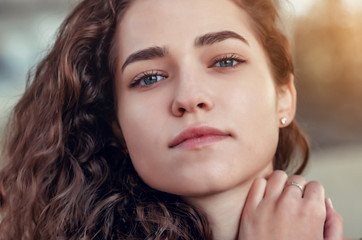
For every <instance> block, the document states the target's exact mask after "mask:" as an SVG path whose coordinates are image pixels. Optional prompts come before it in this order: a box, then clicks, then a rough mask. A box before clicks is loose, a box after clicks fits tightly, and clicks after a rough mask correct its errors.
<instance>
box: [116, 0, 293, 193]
mask: <svg viewBox="0 0 362 240" xmlns="http://www.w3.org/2000/svg"><path fill="white" fill-rule="evenodd" d="M116 34H117V35H116V45H117V55H118V60H117V63H116V66H117V73H116V94H117V103H118V106H117V116H118V120H119V123H120V126H121V129H122V132H123V135H124V138H125V141H126V144H127V147H128V151H129V153H130V156H131V159H132V163H133V165H134V167H135V169H136V171H137V172H138V174H139V176H140V177H141V178H142V179H143V180H144V181H145V182H146V183H147V184H148V185H150V186H151V187H153V188H155V189H158V190H161V191H165V192H170V193H174V194H178V195H182V196H202V195H205V194H212V193H217V192H221V191H225V190H228V189H232V188H233V187H236V186H238V185H240V184H243V183H246V182H250V180H251V179H254V178H255V177H256V176H260V175H265V174H268V173H269V172H270V171H272V160H273V156H274V153H275V151H276V147H277V142H278V131H279V126H280V123H279V119H280V118H281V117H284V116H285V113H286V111H288V108H289V105H292V104H289V102H292V100H290V99H291V98H292V97H291V96H290V95H291V94H290V92H291V91H290V88H277V89H276V87H275V85H274V82H273V79H272V74H271V70H270V67H269V65H268V60H267V57H266V55H265V53H264V51H263V49H262V47H261V45H260V44H259V42H258V41H257V39H256V37H255V35H254V34H253V31H252V29H251V25H250V24H249V20H248V16H247V15H246V13H245V12H244V11H243V10H242V9H241V8H239V7H238V6H237V5H236V4H235V3H234V2H232V1H230V0H173V1H169V0H148V1H145V0H137V1H135V2H134V3H133V4H132V5H131V7H130V8H129V10H128V11H127V12H126V14H125V16H124V17H123V18H122V21H121V22H120V24H119V26H118V30H117V33H116ZM288 104H289V105H288Z"/></svg>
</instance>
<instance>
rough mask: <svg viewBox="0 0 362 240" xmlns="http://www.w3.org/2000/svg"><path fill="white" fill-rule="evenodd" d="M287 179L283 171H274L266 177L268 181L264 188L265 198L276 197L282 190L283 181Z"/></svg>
mask: <svg viewBox="0 0 362 240" xmlns="http://www.w3.org/2000/svg"><path fill="white" fill-rule="evenodd" d="M287 179H288V175H287V174H286V173H285V172H283V171H279V170H277V171H274V172H273V173H272V174H271V175H270V177H269V178H268V182H267V185H266V189H265V198H267V199H277V198H278V197H279V196H280V194H281V193H282V192H283V189H284V185H285V181H286V180H287Z"/></svg>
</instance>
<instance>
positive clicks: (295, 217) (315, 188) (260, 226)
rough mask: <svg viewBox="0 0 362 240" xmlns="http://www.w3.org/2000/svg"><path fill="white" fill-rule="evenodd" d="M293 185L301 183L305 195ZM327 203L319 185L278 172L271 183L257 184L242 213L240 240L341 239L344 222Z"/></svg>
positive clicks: (268, 181) (272, 177)
mask: <svg viewBox="0 0 362 240" xmlns="http://www.w3.org/2000/svg"><path fill="white" fill-rule="evenodd" d="M291 182H297V183H299V184H300V185H301V186H302V187H303V189H304V191H303V193H302V191H301V189H299V188H298V187H297V186H295V185H288V184H290V183H291ZM286 184H287V185H286ZM328 204H329V203H328ZM328 204H327V205H326V204H325V197H324V188H323V186H322V185H321V184H320V183H318V182H309V183H308V184H306V182H305V180H304V178H303V177H301V176H297V175H294V176H292V177H290V178H289V179H288V177H287V175H286V173H284V172H282V171H275V172H273V174H272V175H271V176H270V177H269V179H268V180H265V179H261V178H260V179H256V180H255V181H254V183H253V185H252V187H251V189H250V191H249V194H248V197H247V200H246V203H245V206H244V210H243V213H242V217H241V223H240V231H239V239H242V240H254V239H255V240H260V239H268V240H291V239H293V240H298V239H300V240H305V239H308V240H323V239H324V240H341V239H343V238H340V237H341V236H342V233H341V231H342V227H341V225H340V223H341V221H340V219H338V214H336V213H335V211H334V210H333V208H331V206H330V205H328ZM325 224H326V227H325Z"/></svg>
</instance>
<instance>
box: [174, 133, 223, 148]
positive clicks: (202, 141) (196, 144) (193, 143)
mask: <svg viewBox="0 0 362 240" xmlns="http://www.w3.org/2000/svg"><path fill="white" fill-rule="evenodd" d="M227 137H228V136H226V135H204V136H202V137H197V138H189V139H187V140H186V141H183V142H181V143H180V144H178V145H176V146H174V147H173V148H179V149H199V148H201V147H204V146H208V145H210V144H212V143H215V142H219V141H222V140H224V139H225V138H227Z"/></svg>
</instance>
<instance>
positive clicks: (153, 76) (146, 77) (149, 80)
mask: <svg viewBox="0 0 362 240" xmlns="http://www.w3.org/2000/svg"><path fill="white" fill-rule="evenodd" d="M166 78H167V75H166V74H164V73H162V72H160V71H150V72H143V73H141V74H139V75H137V76H136V77H135V79H134V80H133V81H132V83H131V84H130V87H131V88H134V87H137V86H139V87H148V86H151V85H154V84H156V83H157V82H159V81H161V80H163V79H166Z"/></svg>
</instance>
